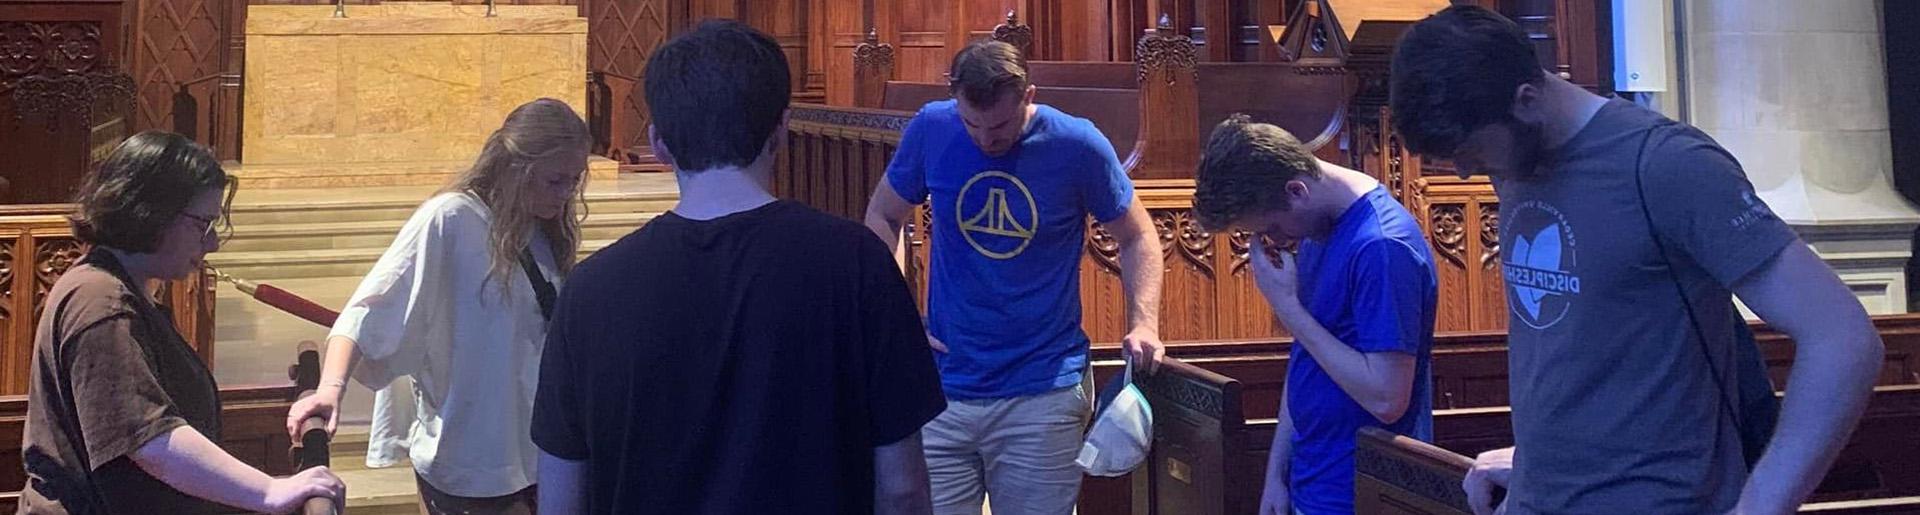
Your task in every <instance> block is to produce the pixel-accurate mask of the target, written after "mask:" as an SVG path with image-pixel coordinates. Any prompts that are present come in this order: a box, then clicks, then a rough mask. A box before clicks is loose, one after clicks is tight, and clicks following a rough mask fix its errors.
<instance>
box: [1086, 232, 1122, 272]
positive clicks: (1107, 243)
mask: <svg viewBox="0 0 1920 515" xmlns="http://www.w3.org/2000/svg"><path fill="white" fill-rule="evenodd" d="M1087 255H1090V256H1093V262H1094V263H1098V264H1099V265H1100V268H1101V269H1102V270H1105V271H1107V272H1108V273H1111V274H1114V275H1120V240H1118V239H1115V238H1114V237H1113V233H1110V232H1107V227H1106V226H1104V225H1101V224H1100V222H1088V225H1087Z"/></svg>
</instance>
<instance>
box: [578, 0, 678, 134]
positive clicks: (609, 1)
mask: <svg viewBox="0 0 1920 515" xmlns="http://www.w3.org/2000/svg"><path fill="white" fill-rule="evenodd" d="M580 1H581V7H580V8H581V11H582V15H583V16H585V17H586V18H587V69H588V70H589V71H593V72H603V73H605V74H608V75H611V76H613V77H616V78H617V81H618V82H622V83H623V84H622V86H623V87H621V88H618V89H617V91H618V95H619V96H618V97H617V98H613V99H611V100H610V104H611V105H610V106H607V108H605V109H593V111H594V112H596V113H600V112H604V113H606V116H610V117H613V118H615V119H618V123H614V124H612V125H613V126H615V127H617V128H618V129H617V130H616V131H615V133H613V134H610V135H608V138H609V140H610V141H609V142H608V143H609V144H611V145H612V146H613V147H614V148H618V149H625V151H627V152H632V153H635V154H639V155H651V154H652V151H651V150H648V149H647V147H648V146H649V144H648V143H647V124H649V123H652V119H651V117H650V116H649V115H648V114H647V99H646V90H645V88H644V87H643V86H642V84H641V83H642V82H643V81H645V80H646V67H647V59H648V58H649V57H650V56H652V54H653V50H654V49H656V48H659V47H660V45H662V44H665V43H666V41H667V38H668V37H669V36H670V35H672V34H673V32H674V31H676V30H679V29H680V28H681V27H683V26H685V25H686V23H687V19H688V18H687V16H688V13H687V9H688V6H687V4H686V1H685V0H580ZM594 107H600V106H594Z"/></svg>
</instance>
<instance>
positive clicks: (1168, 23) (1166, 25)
mask: <svg viewBox="0 0 1920 515" xmlns="http://www.w3.org/2000/svg"><path fill="white" fill-rule="evenodd" d="M1155 27H1156V28H1158V29H1160V30H1166V31H1171V30H1173V17H1172V16H1167V13H1160V23H1159V25H1156V26H1155Z"/></svg>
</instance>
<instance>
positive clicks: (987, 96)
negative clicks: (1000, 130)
mask: <svg viewBox="0 0 1920 515" xmlns="http://www.w3.org/2000/svg"><path fill="white" fill-rule="evenodd" d="M1029 84H1031V82H1028V80H1027V58H1026V57H1024V56H1021V55H1020V49H1019V48H1016V47H1014V46H1013V45H1009V44H1007V43H1006V42H1004V41H996V40H991V39H982V40H979V41H975V42H973V43H972V44H969V45H967V47H966V48H962V49H960V52H959V53H956V54H953V64H952V65H951V66H949V67H948V68H947V92H948V93H951V94H953V96H954V98H958V99H961V100H965V101H966V102H967V103H968V104H972V105H973V106H975V107H980V108H989V107H993V106H994V104H997V103H999V102H1000V99H1001V98H1003V97H1005V96H1006V95H1007V93H1008V92H1013V91H1026V89H1027V86H1028V85H1029Z"/></svg>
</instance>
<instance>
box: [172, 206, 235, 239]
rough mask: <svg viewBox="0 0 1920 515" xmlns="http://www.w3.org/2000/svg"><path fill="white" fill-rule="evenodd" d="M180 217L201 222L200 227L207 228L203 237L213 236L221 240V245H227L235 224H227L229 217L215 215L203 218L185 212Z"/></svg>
mask: <svg viewBox="0 0 1920 515" xmlns="http://www.w3.org/2000/svg"><path fill="white" fill-rule="evenodd" d="M180 216H184V217H187V219H189V220H193V221H195V222H200V225H202V226H205V227H206V229H205V230H204V231H203V232H202V236H213V237H215V238H217V239H219V240H220V242H221V243H226V242H227V236H228V235H230V234H231V233H232V229H233V224H231V223H227V222H228V220H227V217H224V216H220V215H214V216H211V217H203V216H200V215H196V214H193V213H188V212H185V211H182V212H180Z"/></svg>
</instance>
